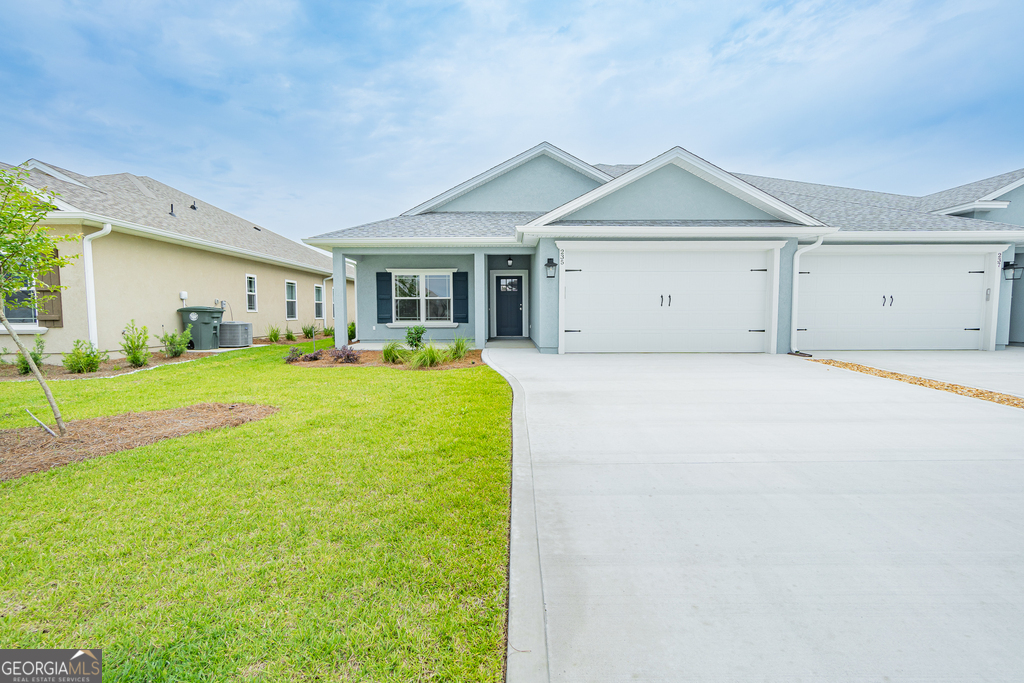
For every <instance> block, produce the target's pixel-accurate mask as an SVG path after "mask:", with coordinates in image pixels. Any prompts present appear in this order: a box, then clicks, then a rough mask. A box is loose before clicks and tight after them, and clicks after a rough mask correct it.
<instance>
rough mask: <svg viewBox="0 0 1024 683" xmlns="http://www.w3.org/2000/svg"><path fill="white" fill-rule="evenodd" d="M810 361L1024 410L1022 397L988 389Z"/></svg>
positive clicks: (828, 360)
mask: <svg viewBox="0 0 1024 683" xmlns="http://www.w3.org/2000/svg"><path fill="white" fill-rule="evenodd" d="M808 360H809V361H811V362H812V363H821V364H823V365H832V366H835V367H837V368H843V369H844V370H853V371H854V372H863V373H864V374H865V375H874V376H875V377H885V378H886V379H894V380H897V381H899V382H906V383H908V384H916V385H918V386H921V387H928V388H929V389H938V390H939V391H948V392H950V393H951V394H960V395H961V396H970V397H971V398H980V399H981V400H982V401H991V402H992V403H999V404H1002V405H1004V406H1012V407H1014V408H1024V398H1021V397H1020V396H1013V395H1011V394H1000V393H998V392H996V391H989V390H987V389H975V388H974V387H965V386H964V385H962V384H950V383H949V382H939V381H937V380H934V379H925V378H924V377H917V376H915V375H904V374H902V373H899V372H889V371H888V370H880V369H878V368H873V367H871V366H869V365H860V364H859V363H848V362H846V361H843V360H832V359H831V358H808Z"/></svg>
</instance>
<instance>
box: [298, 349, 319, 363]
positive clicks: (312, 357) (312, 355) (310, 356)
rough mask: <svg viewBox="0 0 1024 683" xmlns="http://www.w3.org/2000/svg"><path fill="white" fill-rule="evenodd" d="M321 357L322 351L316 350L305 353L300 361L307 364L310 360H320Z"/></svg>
mask: <svg viewBox="0 0 1024 683" xmlns="http://www.w3.org/2000/svg"><path fill="white" fill-rule="evenodd" d="M323 357H324V350H323V349H317V350H316V351H314V352H313V353H307V354H306V355H305V356H303V357H302V358H301V360H303V361H307V362H308V361H311V360H320V359H321V358H323Z"/></svg>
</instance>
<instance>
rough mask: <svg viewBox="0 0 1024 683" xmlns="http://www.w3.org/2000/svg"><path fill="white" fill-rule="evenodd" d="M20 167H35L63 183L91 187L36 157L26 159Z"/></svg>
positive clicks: (88, 188)
mask: <svg viewBox="0 0 1024 683" xmlns="http://www.w3.org/2000/svg"><path fill="white" fill-rule="evenodd" d="M22 167H23V168H27V169H29V170H31V169H36V170H38V171H42V172H43V173H45V174H46V175H48V176H51V177H53V178H56V179H57V180H61V181H63V182H65V183H71V184H72V185H78V186H79V187H84V188H85V189H87V190H91V189H92V188H91V187H89V186H88V185H86V184H84V183H82V182H81V181H78V180H75V179H74V178H72V177H71V176H69V175H68V174H67V173H61V172H60V171H58V170H57V169H55V168H51V167H49V166H47V165H46V164H44V163H43V162H41V161H39V160H38V159H29V160H28V161H26V162H25V163H23V164H22Z"/></svg>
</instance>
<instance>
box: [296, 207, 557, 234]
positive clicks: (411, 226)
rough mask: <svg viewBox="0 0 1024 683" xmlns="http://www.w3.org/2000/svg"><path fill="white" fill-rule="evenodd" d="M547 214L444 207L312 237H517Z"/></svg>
mask: <svg viewBox="0 0 1024 683" xmlns="http://www.w3.org/2000/svg"><path fill="white" fill-rule="evenodd" d="M543 215H544V214H543V213H541V212H536V211H465V212H455V211H445V212H438V213H421V214H418V215H416V216H396V217H395V218H387V219H385V220H382V221H375V222H373V223H366V224H364V225H357V226H356V227H354V228H348V229H345V230H335V231H334V232H328V233H324V234H323V235H317V236H316V237H314V238H311V239H330V238H332V237H343V238H345V239H359V238H361V237H365V238H372V239H377V238H381V239H386V238H429V237H437V238H445V237H452V238H473V237H515V235H516V226H517V225H524V224H526V223H529V222H530V221H532V220H533V219H534V218H539V217H540V216H543Z"/></svg>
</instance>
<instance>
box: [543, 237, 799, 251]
mask: <svg viewBox="0 0 1024 683" xmlns="http://www.w3.org/2000/svg"><path fill="white" fill-rule="evenodd" d="M555 246H556V247H558V248H559V249H572V250H575V251H768V250H769V249H781V248H782V247H784V246H786V242H785V240H782V241H778V240H775V241H765V240H731V241H716V240H702V241H699V242H656V241H652V242H608V241H605V240H601V241H597V242H594V241H588V240H580V241H576V240H568V241H563V240H558V241H557V242H555Z"/></svg>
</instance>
